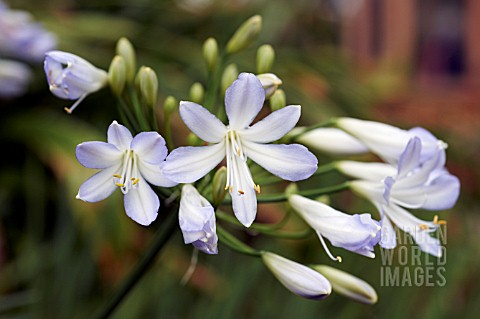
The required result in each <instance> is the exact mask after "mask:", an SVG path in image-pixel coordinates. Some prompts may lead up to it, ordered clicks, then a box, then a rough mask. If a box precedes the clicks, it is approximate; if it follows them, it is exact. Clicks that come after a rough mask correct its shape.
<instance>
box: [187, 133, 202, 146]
mask: <svg viewBox="0 0 480 319" xmlns="http://www.w3.org/2000/svg"><path fill="white" fill-rule="evenodd" d="M202 143H203V142H202V140H201V139H199V138H198V136H196V135H195V134H193V133H191V132H190V134H188V136H187V144H188V145H191V146H200V145H202Z"/></svg>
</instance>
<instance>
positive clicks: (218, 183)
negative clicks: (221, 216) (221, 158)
mask: <svg viewBox="0 0 480 319" xmlns="http://www.w3.org/2000/svg"><path fill="white" fill-rule="evenodd" d="M225 185H227V168H226V167H225V166H222V167H220V168H219V169H218V170H217V171H216V172H215V175H214V176H213V180H212V197H213V205H215V206H218V205H220V203H221V202H222V200H223V199H224V198H225V195H227V189H228V188H226V187H225Z"/></svg>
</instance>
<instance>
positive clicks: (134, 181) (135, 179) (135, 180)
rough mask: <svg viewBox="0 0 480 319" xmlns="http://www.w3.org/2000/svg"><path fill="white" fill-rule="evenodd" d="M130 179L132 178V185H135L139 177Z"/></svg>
mask: <svg viewBox="0 0 480 319" xmlns="http://www.w3.org/2000/svg"><path fill="white" fill-rule="evenodd" d="M132 180H133V183H132V184H133V185H137V184H138V182H140V178H132Z"/></svg>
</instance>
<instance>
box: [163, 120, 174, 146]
mask: <svg viewBox="0 0 480 319" xmlns="http://www.w3.org/2000/svg"><path fill="white" fill-rule="evenodd" d="M165 140H166V142H167V147H168V149H169V150H172V149H174V146H175V145H173V139H172V126H171V124H170V113H169V112H167V111H165Z"/></svg>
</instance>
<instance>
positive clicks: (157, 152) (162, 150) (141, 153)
mask: <svg viewBox="0 0 480 319" xmlns="http://www.w3.org/2000/svg"><path fill="white" fill-rule="evenodd" d="M130 148H131V149H132V150H134V151H135V154H137V155H138V157H140V159H141V160H142V161H144V162H147V163H150V164H160V163H162V162H163V160H164V159H165V157H167V153H168V151H167V147H166V146H165V140H164V139H163V137H162V136H161V135H160V134H158V133H157V132H142V133H139V134H137V135H136V136H135V137H134V138H133V140H132V143H131V145H130Z"/></svg>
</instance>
